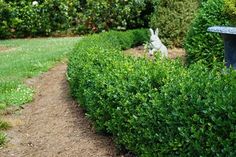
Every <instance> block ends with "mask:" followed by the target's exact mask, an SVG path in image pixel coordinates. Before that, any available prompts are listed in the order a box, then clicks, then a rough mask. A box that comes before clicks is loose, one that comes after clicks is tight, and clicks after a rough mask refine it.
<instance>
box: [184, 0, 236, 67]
mask: <svg viewBox="0 0 236 157" xmlns="http://www.w3.org/2000/svg"><path fill="white" fill-rule="evenodd" d="M233 21H235V19H234V18H232V16H231V15H229V14H228V13H227V12H226V5H225V1H224V0H208V1H207V2H206V3H204V4H203V6H202V8H201V9H200V11H199V13H198V15H197V17H196V18H195V19H194V22H193V24H192V26H191V28H190V30H189V31H188V34H187V37H186V42H185V49H186V51H187V61H188V63H194V62H196V61H198V60H204V61H206V63H207V64H208V65H211V64H212V63H213V62H214V61H215V60H217V61H220V62H222V61H223V58H224V46H223V40H222V37H221V36H220V35H219V34H217V33H211V32H207V28H208V27H211V26H215V25H219V26H233Z"/></svg>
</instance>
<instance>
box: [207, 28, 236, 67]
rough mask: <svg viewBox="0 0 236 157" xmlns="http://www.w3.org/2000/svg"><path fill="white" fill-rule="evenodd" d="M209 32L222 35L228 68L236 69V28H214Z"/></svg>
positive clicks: (209, 29)
mask: <svg viewBox="0 0 236 157" xmlns="http://www.w3.org/2000/svg"><path fill="white" fill-rule="evenodd" d="M207 31H209V32H216V33H220V34H221V36H222V37H223V39H224V47H225V61H226V66H227V67H230V66H232V67H233V68H234V69H236V27H223V26H213V27H209V28H208V29H207Z"/></svg>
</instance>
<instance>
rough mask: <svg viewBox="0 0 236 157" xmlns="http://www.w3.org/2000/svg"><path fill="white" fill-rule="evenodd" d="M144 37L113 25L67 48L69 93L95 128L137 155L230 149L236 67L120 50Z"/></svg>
mask: <svg viewBox="0 0 236 157" xmlns="http://www.w3.org/2000/svg"><path fill="white" fill-rule="evenodd" d="M146 40H148V33H147V31H146V30H132V31H128V32H123V33H121V32H114V31H112V32H108V33H102V34H99V35H93V36H88V37H85V38H83V39H82V41H81V42H79V43H78V45H77V46H76V48H75V49H74V52H73V53H72V54H71V56H70V59H69V65H68V80H69V84H70V87H71V92H72V95H73V96H74V97H75V98H76V99H77V100H78V102H79V103H80V105H81V106H82V107H83V108H84V109H85V110H86V112H87V115H88V117H89V118H90V119H91V120H93V122H94V123H95V126H96V128H97V130H98V131H105V132H107V133H110V134H112V135H113V136H114V137H115V138H116V141H117V144H119V145H120V146H123V147H124V148H126V149H128V150H130V151H132V152H133V153H134V154H136V155H137V156H141V157H155V156H235V154H236V150H235V147H236V138H235V137H236V130H235V123H236V106H235V102H236V97H235V95H236V80H235V77H236V73H235V71H231V70H227V71H226V69H224V68H223V66H224V65H223V64H221V65H217V64H214V66H213V68H212V69H209V68H208V67H207V66H205V65H204V64H202V63H200V62H199V63H196V64H193V65H191V66H190V67H189V68H186V67H184V66H183V65H182V64H181V63H179V62H178V61H171V60H161V59H158V58H156V59H155V60H148V59H145V58H140V59H137V58H132V57H127V56H125V55H124V54H123V53H122V52H121V50H122V49H127V48H129V47H131V46H135V45H136V44H138V43H143V42H145V41H146Z"/></svg>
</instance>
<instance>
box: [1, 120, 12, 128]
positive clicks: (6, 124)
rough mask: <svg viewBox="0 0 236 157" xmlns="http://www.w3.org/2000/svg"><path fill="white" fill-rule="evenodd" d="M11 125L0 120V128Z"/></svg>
mask: <svg viewBox="0 0 236 157" xmlns="http://www.w3.org/2000/svg"><path fill="white" fill-rule="evenodd" d="M10 127H11V125H10V124H9V123H8V122H6V121H3V120H0V130H7V129H9V128H10Z"/></svg>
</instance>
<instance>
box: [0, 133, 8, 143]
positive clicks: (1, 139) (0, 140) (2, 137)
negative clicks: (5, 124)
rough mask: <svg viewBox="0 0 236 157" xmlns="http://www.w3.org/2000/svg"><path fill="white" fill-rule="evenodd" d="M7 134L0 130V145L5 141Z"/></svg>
mask: <svg viewBox="0 0 236 157" xmlns="http://www.w3.org/2000/svg"><path fill="white" fill-rule="evenodd" d="M6 139H7V136H6V134H5V133H3V132H0V146H2V145H3V144H5V143H6Z"/></svg>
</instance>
